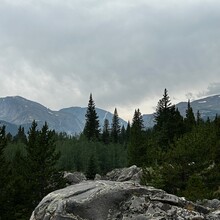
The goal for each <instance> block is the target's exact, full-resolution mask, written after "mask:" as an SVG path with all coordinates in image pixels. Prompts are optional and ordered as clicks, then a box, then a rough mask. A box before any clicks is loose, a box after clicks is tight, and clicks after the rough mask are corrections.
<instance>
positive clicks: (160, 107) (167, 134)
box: [154, 89, 176, 150]
mask: <svg viewBox="0 0 220 220" xmlns="http://www.w3.org/2000/svg"><path fill="white" fill-rule="evenodd" d="M175 116H176V110H175V105H172V104H171V101H170V97H169V95H168V91H167V89H165V90H164V94H163V98H162V99H160V100H159V102H158V104H157V108H156V113H155V114H154V120H155V123H156V124H155V126H154V129H155V131H156V133H157V140H158V144H159V147H161V148H162V149H163V150H167V149H168V146H169V144H170V143H171V142H172V141H173V139H174V137H175V132H174V125H175Z"/></svg>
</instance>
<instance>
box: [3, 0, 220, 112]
mask: <svg viewBox="0 0 220 220" xmlns="http://www.w3.org/2000/svg"><path fill="white" fill-rule="evenodd" d="M16 2H18V3H14V1H3V3H2V4H1V6H0V14H1V19H0V26H1V29H0V77H1V78H2V77H3V78H5V79H6V81H7V84H9V85H10V84H11V85H13V92H15V93H18V92H20V93H22V94H24V95H25V93H26V94H27V95H28V96H30V97H31V96H32V97H33V96H34V98H35V99H37V100H38V101H41V100H43V102H44V103H45V104H47V103H48V104H47V105H48V106H51V107H54V108H59V106H60V107H63V106H69V105H86V104H87V101H88V96H89V93H90V92H92V93H94V98H95V100H96V103H97V105H100V106H102V107H107V108H110V107H111V108H112V106H118V105H120V106H136V105H137V107H138V105H141V103H143V102H146V101H147V102H149V105H152V103H151V98H150V97H155V96H157V97H160V96H161V94H162V92H163V90H164V88H165V87H166V88H168V90H169V91H170V92H171V93H173V94H174V96H178V95H180V94H184V95H185V94H186V93H188V92H193V93H194V90H196V91H203V90H204V89H205V88H206V87H208V85H209V84H210V83H213V82H216V80H218V75H219V71H218V70H219V67H220V63H219V58H220V57H219V56H220V55H219V50H220V29H219V21H220V14H219V10H220V3H219V2H218V1H212V0H211V1H205V0H203V1H196V0H195V1H193V2H192V1H178V2H177V1H171V0H169V1H166V3H164V2H161V1H159V0H155V1H150V0H138V1H133V0H117V1H116V0H113V1H98V0H80V1H79V0H74V1H70V0H67V1H61V0H56V1H52V0H51V1H43V0H40V1H37V2H36V1H24V0H23V1H21V0H20V1H16ZM39 76H40V77H39ZM42 81H44V82H42ZM16 82H17V83H16ZM1 84H2V83H1ZM19 84H20V85H19ZM0 86H1V87H2V88H5V87H6V88H5V89H6V90H5V91H8V92H11V93H12V91H9V89H7V86H6V85H5V84H4V85H0ZM22 88H23V90H22ZM1 93H2V94H3V91H1ZM26 97H27V96H26ZM54 97H55V98H54ZM154 105H156V103H154ZM144 111H145V110H144V109H143V110H142V112H144Z"/></svg>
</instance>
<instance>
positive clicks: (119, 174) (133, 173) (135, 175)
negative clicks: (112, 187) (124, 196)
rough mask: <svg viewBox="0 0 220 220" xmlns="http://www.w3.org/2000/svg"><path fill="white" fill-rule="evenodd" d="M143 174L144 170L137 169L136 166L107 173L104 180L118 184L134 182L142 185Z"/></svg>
mask: <svg viewBox="0 0 220 220" xmlns="http://www.w3.org/2000/svg"><path fill="white" fill-rule="evenodd" d="M142 174H143V172H142V169H141V168H140V167H137V166H136V165H133V166H131V167H126V168H118V169H114V170H112V171H111V172H109V173H107V174H106V176H105V177H103V178H104V179H105V180H111V181H118V182H124V181H128V180H132V181H135V182H137V183H140V181H141V177H142Z"/></svg>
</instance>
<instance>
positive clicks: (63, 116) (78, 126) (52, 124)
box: [0, 96, 127, 135]
mask: <svg viewBox="0 0 220 220" xmlns="http://www.w3.org/2000/svg"><path fill="white" fill-rule="evenodd" d="M86 110H87V107H69V108H63V109H60V110H58V111H54V110H51V109H49V108H47V107H45V106H44V105H42V104H40V103H38V102H34V101H31V100H28V99H26V98H23V97H21V96H7V97H3V98H0V121H2V122H7V123H8V126H9V124H13V125H16V126H23V127H24V128H25V131H26V132H27V131H28V129H29V127H30V125H31V123H32V122H33V120H35V121H36V122H37V123H38V126H39V127H41V126H42V125H43V124H44V123H45V122H47V123H48V125H49V128H50V129H54V130H55V131H57V132H65V133H67V134H68V135H78V134H80V133H81V132H82V131H83V128H84V125H85V114H86ZM96 112H97V115H98V116H99V122H100V128H102V127H103V125H104V120H105V118H106V119H108V120H109V122H110V123H111V120H112V116H113V114H112V113H110V112H108V111H106V110H103V109H100V108H96ZM119 121H120V123H121V125H124V126H126V124H127V122H125V121H124V120H123V119H121V118H119ZM2 124H3V123H2ZM9 130H10V129H9ZM13 131H14V129H13ZM9 132H10V131H9ZM13 134H14V132H13Z"/></svg>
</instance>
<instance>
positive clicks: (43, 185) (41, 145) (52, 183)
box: [26, 121, 62, 209]
mask: <svg viewBox="0 0 220 220" xmlns="http://www.w3.org/2000/svg"><path fill="white" fill-rule="evenodd" d="M26 151H27V159H26V163H27V174H28V176H27V178H28V185H29V187H30V188H29V190H30V192H29V193H30V201H29V204H30V209H33V208H34V207H35V206H36V205H37V204H38V203H39V202H40V200H41V199H42V198H43V197H44V196H45V195H46V194H48V193H49V192H51V191H53V190H55V189H57V188H58V187H61V186H62V184H61V186H58V185H57V183H62V181H61V176H59V174H58V171H57V170H56V168H55V164H56V162H57V161H58V159H59V157H60V154H59V153H57V152H56V149H55V143H54V132H53V131H51V130H49V129H48V125H47V123H45V124H44V126H43V127H42V129H41V130H37V123H36V122H35V121H33V123H32V126H31V128H30V130H29V133H28V142H27V148H26ZM54 177H57V179H56V180H54Z"/></svg>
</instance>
